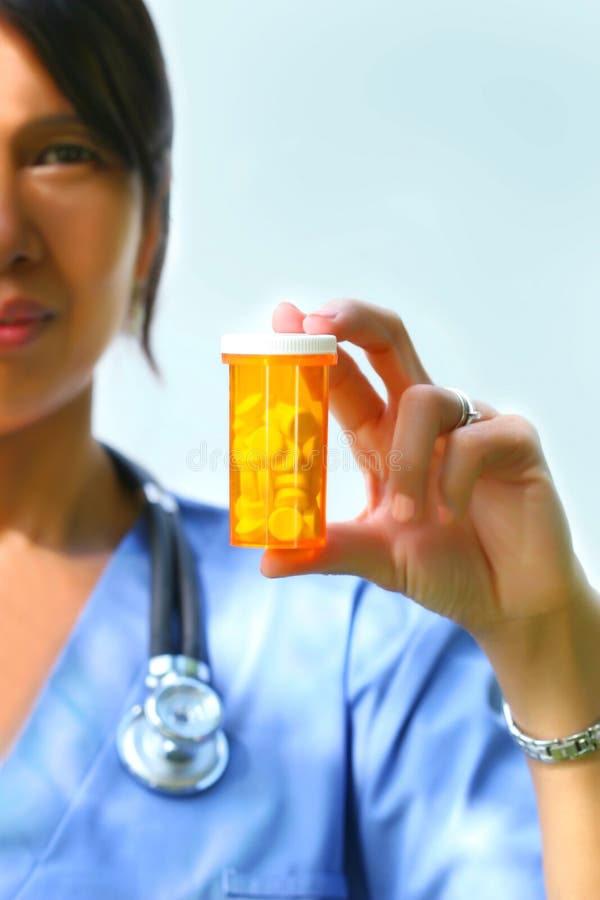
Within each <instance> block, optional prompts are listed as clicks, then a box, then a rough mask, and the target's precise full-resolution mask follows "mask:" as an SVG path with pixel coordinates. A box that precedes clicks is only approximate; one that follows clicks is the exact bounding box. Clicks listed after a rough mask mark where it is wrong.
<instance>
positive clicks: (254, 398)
mask: <svg viewBox="0 0 600 900" xmlns="http://www.w3.org/2000/svg"><path fill="white" fill-rule="evenodd" d="M262 404H263V395H262V394H248V396H247V397H244V399H243V400H241V401H240V402H239V403H238V404H237V406H236V407H235V409H234V413H235V419H242V418H245V417H251V416H255V415H258V414H259V413H261V412H262ZM234 428H235V421H234Z"/></svg>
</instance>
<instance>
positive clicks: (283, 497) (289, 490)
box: [274, 487, 309, 512]
mask: <svg viewBox="0 0 600 900" xmlns="http://www.w3.org/2000/svg"><path fill="white" fill-rule="evenodd" d="M274 503H275V506H293V507H295V508H296V509H299V510H300V512H304V510H305V509H308V506H309V503H308V497H307V495H306V492H305V491H303V490H301V489H300V488H294V487H284V488H281V490H279V491H277V492H276V494H275V500H274Z"/></svg>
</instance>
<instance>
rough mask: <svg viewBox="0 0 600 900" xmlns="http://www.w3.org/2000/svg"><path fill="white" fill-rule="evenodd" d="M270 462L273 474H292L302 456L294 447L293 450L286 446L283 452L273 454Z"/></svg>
mask: <svg viewBox="0 0 600 900" xmlns="http://www.w3.org/2000/svg"><path fill="white" fill-rule="evenodd" d="M270 462H271V468H272V469H273V471H274V472H294V471H295V470H296V469H298V468H299V466H300V463H301V462H302V455H301V454H300V453H299V452H298V449H297V448H296V446H295V445H293V449H290V448H289V446H288V447H287V448H286V449H285V450H280V451H278V452H277V453H274V454H273V456H272V457H271V461H270Z"/></svg>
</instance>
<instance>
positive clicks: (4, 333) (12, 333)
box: [0, 314, 54, 352]
mask: <svg viewBox="0 0 600 900" xmlns="http://www.w3.org/2000/svg"><path fill="white" fill-rule="evenodd" d="M53 319H54V315H52V314H45V315H43V316H37V317H33V318H32V317H30V318H28V319H27V320H25V319H24V318H23V319H21V320H19V321H16V322H10V323H7V322H3V321H2V320H1V319H0V352H1V351H2V350H12V349H15V348H18V347H23V346H26V345H27V344H31V343H32V342H33V341H35V340H36V338H38V337H39V336H40V335H41V334H43V332H45V331H46V329H47V328H48V327H49V325H50V324H51V322H52V321H53Z"/></svg>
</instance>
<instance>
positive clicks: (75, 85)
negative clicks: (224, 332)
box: [0, 0, 173, 379]
mask: <svg viewBox="0 0 600 900" xmlns="http://www.w3.org/2000/svg"><path fill="white" fill-rule="evenodd" d="M0 19H4V20H5V21H6V22H8V23H9V24H10V25H12V26H13V27H14V28H15V29H16V30H17V31H19V32H20V33H21V34H22V35H23V37H25V38H26V39H27V40H28V42H29V43H30V44H31V46H32V47H33V50H34V52H35V53H36V54H37V56H38V57H39V59H40V60H41V62H42V63H43V65H44V66H45V68H46V69H47V70H48V72H49V73H50V75H51V76H52V78H53V79H54V81H55V83H56V85H57V86H58V88H59V89H60V90H61V91H62V93H63V94H64V95H65V96H66V97H67V98H68V99H69V100H70V102H71V103H72V104H73V106H74V107H75V109H76V111H77V114H78V115H79V116H80V118H81V119H82V121H83V122H84V123H85V124H86V125H87V126H88V127H89V128H90V129H91V130H92V131H94V132H95V133H96V134H97V135H98V137H99V138H100V139H101V140H103V141H104V142H105V143H106V145H107V147H108V148H109V149H110V150H112V151H113V152H114V153H116V154H117V156H119V157H120V158H121V159H122V160H123V162H124V163H125V165H126V166H127V167H128V168H129V169H130V170H135V171H138V172H139V173H140V174H141V177H142V180H143V183H144V189H145V207H144V214H146V213H147V211H148V210H149V209H150V207H151V206H152V205H153V204H154V203H155V202H157V201H160V203H161V224H162V235H161V238H160V241H159V245H158V248H157V251H156V255H155V258H154V261H153V264H152V268H151V270H150V274H149V277H148V280H147V286H146V292H145V298H144V315H143V323H142V334H141V346H142V350H143V352H144V354H145V356H146V359H147V361H148V363H149V365H150V368H151V369H152V371H153V373H154V374H155V376H157V377H158V378H159V379H160V378H161V373H160V369H159V367H158V365H157V363H156V360H155V358H154V355H153V353H152V349H151V347H150V326H151V323H152V315H153V312H154V307H155V302H156V294H157V291H158V285H159V281H160V276H161V273H162V269H163V264H164V259H165V254H166V249H167V239H168V233H169V210H170V190H169V189H168V184H169V179H170V166H171V147H172V143H173V108H172V102H171V92H170V87H169V82H168V77H167V72H166V66H165V60H164V57H163V54H162V50H161V46H160V42H159V38H158V35H157V33H156V29H155V27H154V24H153V22H152V19H151V17H150V13H149V12H148V10H147V8H146V6H145V5H144V3H143V0H0ZM165 179H166V182H165ZM165 183H166V184H167V189H166V190H165V191H163V192H161V188H162V187H163V186H164V184H165ZM161 193H162V196H161Z"/></svg>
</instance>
